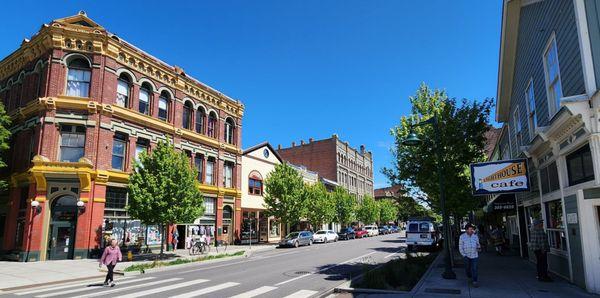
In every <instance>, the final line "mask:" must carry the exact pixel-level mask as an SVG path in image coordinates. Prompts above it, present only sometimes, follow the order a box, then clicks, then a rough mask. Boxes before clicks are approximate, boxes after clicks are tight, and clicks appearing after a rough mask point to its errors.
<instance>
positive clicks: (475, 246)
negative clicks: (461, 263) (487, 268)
mask: <svg viewBox="0 0 600 298" xmlns="http://www.w3.org/2000/svg"><path fill="white" fill-rule="evenodd" d="M465 228H466V229H465V232H464V233H463V234H462V235H460V238H459V240H458V250H459V252H460V254H461V255H462V256H463V259H464V260H465V271H466V273H467V278H469V280H470V281H472V284H473V287H474V288H477V287H479V283H478V279H477V261H478V260H479V251H480V250H481V245H480V244H479V237H477V234H475V227H474V226H473V225H472V224H467V225H466V226H465Z"/></svg>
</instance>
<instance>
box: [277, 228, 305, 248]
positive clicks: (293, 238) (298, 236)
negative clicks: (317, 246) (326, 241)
mask: <svg viewBox="0 0 600 298" xmlns="http://www.w3.org/2000/svg"><path fill="white" fill-rule="evenodd" d="M312 243H313V234H312V232H309V231H302V232H291V233H289V234H287V236H285V238H283V239H282V240H281V241H280V242H279V246H280V247H285V246H293V247H298V246H300V245H311V244H312Z"/></svg>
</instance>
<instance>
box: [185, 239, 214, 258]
mask: <svg viewBox="0 0 600 298" xmlns="http://www.w3.org/2000/svg"><path fill="white" fill-rule="evenodd" d="M209 252H210V245H208V244H207V243H206V242H204V241H194V242H193V243H192V247H190V255H197V254H199V253H200V254H205V253H209Z"/></svg>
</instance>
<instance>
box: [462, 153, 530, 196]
mask: <svg viewBox="0 0 600 298" xmlns="http://www.w3.org/2000/svg"><path fill="white" fill-rule="evenodd" d="M471 187H472V189H473V195H489V194H500V193H515V192H525V191H529V175H528V173H527V159H511V160H501V161H493V162H482V163H474V164H471Z"/></svg>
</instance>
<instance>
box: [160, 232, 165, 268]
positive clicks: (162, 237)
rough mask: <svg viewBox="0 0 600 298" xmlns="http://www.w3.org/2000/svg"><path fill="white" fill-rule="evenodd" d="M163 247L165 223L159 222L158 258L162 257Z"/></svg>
mask: <svg viewBox="0 0 600 298" xmlns="http://www.w3.org/2000/svg"><path fill="white" fill-rule="evenodd" d="M164 249H165V225H164V224H160V258H161V259H162V258H163V253H164Z"/></svg>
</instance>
